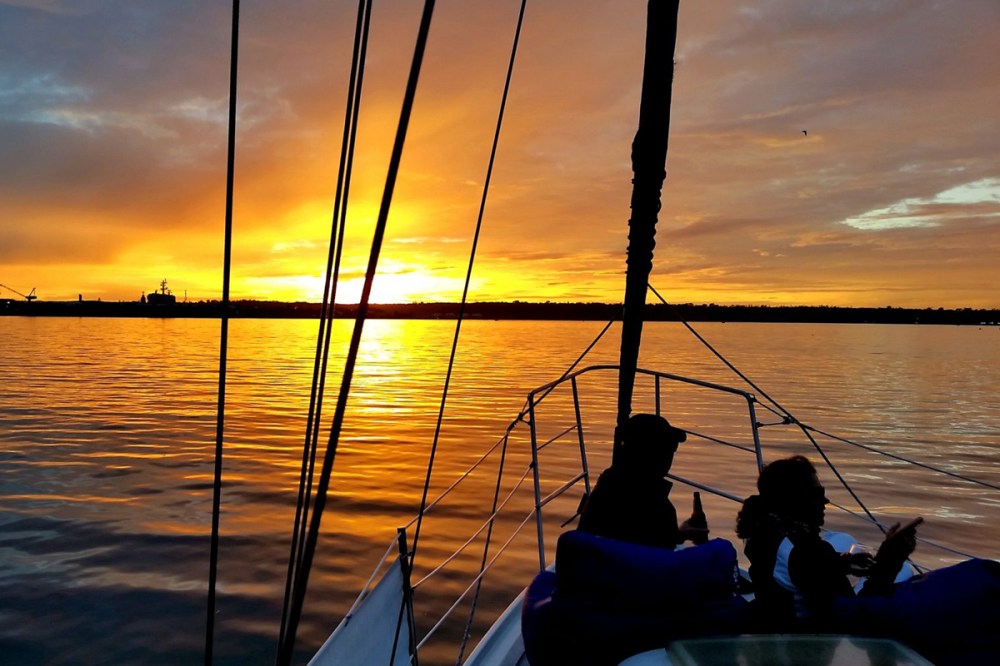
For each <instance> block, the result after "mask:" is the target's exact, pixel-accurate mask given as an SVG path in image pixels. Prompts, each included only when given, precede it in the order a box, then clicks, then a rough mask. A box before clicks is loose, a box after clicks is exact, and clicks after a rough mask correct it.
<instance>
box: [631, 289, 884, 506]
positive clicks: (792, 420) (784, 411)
mask: <svg viewBox="0 0 1000 666" xmlns="http://www.w3.org/2000/svg"><path fill="white" fill-rule="evenodd" d="M646 286H647V287H648V288H649V290H650V291H652V292H653V294H655V295H656V297H657V298H659V299H660V302H661V303H663V304H664V305H666V306H667V307H669V308H670V309H671V310H672V311H673V312H674V314H675V315H676V316H677V319H678V321H680V323H682V324H683V325H684V327H685V328H687V329H688V331H690V332H691V334H692V335H694V336H695V337H696V338H697V339H698V340H699V341H701V343H702V344H703V345H705V347H707V348H708V349H709V351H711V352H712V353H713V354H715V356H716V357H717V358H718V359H719V360H720V361H722V362H723V363H725V364H726V366H727V367H728V368H729V369H730V370H732V371H733V372H735V373H736V374H737V376H739V377H740V378H741V379H742V380H743V381H745V382H746V383H747V384H749V385H750V386H751V387H752V388H753V389H754V390H755V391H757V392H758V393H760V394H761V395H762V396H764V398H766V399H767V400H768V401H770V402H771V404H773V405H774V406H775V407H776V408H777V409H778V410H780V412H781V414H782V415H783V416H784V417H785V418H786V419H788V421H789V423H794V424H795V425H797V426H798V427H799V429H800V430H801V431H802V433H803V434H804V435H805V436H806V438H808V439H809V441H810V442H811V443H812V445H813V448H815V449H816V452H817V453H819V455H820V456H821V457H822V458H823V461H824V462H825V463H826V465H827V467H829V468H830V471H831V472H833V474H834V476H836V477H837V480H838V481H840V484H841V485H842V486H844V489H845V490H847V492H848V493H850V495H851V497H853V498H854V501H855V502H857V503H858V506H860V507H861V508H862V509H863V510H864V512H865V513H866V514H868V516H869V517H870V518H871V519H872V521H874V522H876V523H877V522H878V521H876V520H875V516H873V515H872V513H871V511H869V510H868V507H867V506H865V503H864V502H862V501H861V498H860V497H858V495H857V493H855V492H854V489H853V488H851V486H850V485H849V484H848V483H847V480H846V479H845V478H844V476H843V475H842V474H841V473H840V471H839V470H838V469H837V467H836V466H835V465H834V464H833V461H832V460H830V458H829V456H827V455H826V452H825V451H823V449H822V447H820V445H819V443H818V442H817V441H816V439H815V438H814V437H813V436H812V435H811V434H810V433H809V431H808V429H807V428H806V426H804V425H803V424H801V423H799V420H798V419H796V418H795V417H794V416H792V414H791V412H789V411H788V410H787V409H785V408H784V407H782V406H781V404H780V403H779V402H778V401H777V400H775V399H774V398H772V397H771V396H770V395H768V394H767V392H766V391H764V390H763V389H762V388H760V387H759V386H757V385H756V384H755V383H754V382H753V381H751V380H750V378H749V377H747V376H746V375H745V374H743V373H742V372H740V370H739V369H737V367H736V366H734V365H733V364H732V363H730V362H729V360H728V359H727V358H726V357H724V356H723V355H722V354H721V353H719V351H718V350H716V349H715V347H713V346H712V345H711V344H710V343H709V342H708V340H706V339H705V338H703V337H702V336H701V334H700V333H698V332H697V331H696V330H694V327H693V326H691V324H689V323H688V322H687V321H686V320H685V319H684V318H683V317H681V316H680V313H678V312H677V311H676V310H674V308H673V306H672V305H671V304H670V303H667V301H666V299H664V298H663V296H661V295H660V292H658V291H656V288H655V287H653V285H651V284H647V285H646Z"/></svg>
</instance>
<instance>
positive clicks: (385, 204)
mask: <svg viewBox="0 0 1000 666" xmlns="http://www.w3.org/2000/svg"><path fill="white" fill-rule="evenodd" d="M434 2H435V0H425V2H424V10H423V15H422V16H421V19H420V28H419V31H418V34H417V43H416V46H415V48H414V53H413V62H412V64H411V66H410V74H409V78H408V80H407V84H406V93H405V95H404V98H403V108H402V109H401V111H400V115H399V125H398V126H397V129H396V139H395V142H394V144H393V149H392V157H391V158H390V161H389V172H388V174H387V176H386V182H385V189H384V191H383V194H382V203H381V206H380V208H379V214H378V220H377V222H376V225H375V233H374V235H373V238H372V247H371V252H370V254H369V259H368V269H367V271H366V273H365V281H364V286H363V287H362V290H361V299H360V301H359V303H358V310H357V314H356V319H355V322H354V332H353V334H352V335H351V343H350V347H349V349H348V353H347V359H346V361H345V363H344V377H343V380H342V381H341V385H340V394H339V396H338V398H337V408H336V411H335V412H334V416H333V424H332V425H331V427H330V440H329V444H328V445H327V450H326V455H325V456H324V458H323V468H322V470H321V471H320V478H319V485H318V486H317V488H316V502H315V505H314V508H313V514H312V516H311V519H310V523H309V531H308V534H307V538H306V542H305V549H304V551H303V557H302V565H301V567H300V568H299V570H298V571H297V572H296V580H295V585H294V587H293V590H292V604H291V611H290V614H289V621H288V629H287V632H286V634H287V640H285V641H284V642H283V645H282V646H281V648H280V650H279V654H278V661H279V663H280V664H288V663H290V662H291V658H292V648H293V647H294V643H295V634H296V632H297V631H298V624H299V620H300V619H301V617H302V604H303V601H304V599H305V593H306V588H307V586H308V583H309V572H310V569H311V567H312V561H313V558H314V556H315V553H316V544H317V541H318V540H319V529H320V523H321V521H322V518H323V510H324V509H325V507H326V498H327V492H328V490H329V487H330V476H331V474H332V472H333V462H334V458H335V457H336V453H337V444H338V442H339V439H340V432H341V429H342V427H343V423H344V413H345V411H346V409H347V398H348V394H349V392H350V386H351V380H352V378H353V376H354V366H355V364H356V362H357V357H358V350H359V348H360V346H361V333H362V331H363V330H364V323H365V319H366V317H367V316H368V301H369V299H370V298H371V291H372V283H373V282H374V280H375V272H376V269H377V267H378V259H379V255H380V253H381V249H382V241H383V239H384V237H385V229H386V226H387V223H388V218H389V208H390V206H391V204H392V194H393V190H394V188H395V185H396V178H397V176H398V174H399V164H400V162H401V160H402V156H403V144H404V143H405V141H406V132H407V128H408V126H409V121H410V115H411V113H412V110H413V101H414V98H415V97H416V92H417V81H418V80H419V78H420V67H421V64H422V63H423V56H424V51H425V49H426V46H427V38H428V35H429V33H430V26H431V17H432V16H433V14H434Z"/></svg>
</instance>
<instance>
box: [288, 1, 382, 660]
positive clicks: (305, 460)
mask: <svg viewBox="0 0 1000 666" xmlns="http://www.w3.org/2000/svg"><path fill="white" fill-rule="evenodd" d="M370 13H371V0H367V2H366V0H359V2H358V18H357V25H356V27H355V34H354V51H353V54H352V58H351V74H350V82H349V85H348V93H347V109H346V111H345V113H344V135H343V139H342V141H341V149H340V166H339V169H338V174H337V187H336V194H335V195H334V205H333V219H332V224H331V230H330V246H329V252H328V254H327V265H326V276H327V278H326V280H325V281H324V288H323V305H322V309H321V312H320V320H319V330H318V333H317V340H316V358H315V361H314V363H313V378H312V385H311V392H310V396H309V412H308V417H307V420H306V432H305V441H304V443H303V447H302V468H301V471H300V473H299V494H298V501H297V503H296V506H295V521H294V526H293V529H292V543H291V547H290V549H289V557H288V573H287V576H286V578H285V595H284V602H283V606H282V610H281V626H280V628H279V631H278V640H279V642H280V641H281V640H282V639H281V637H282V636H284V634H285V629H286V624H287V619H288V605H289V602H290V598H291V590H292V581H293V580H294V577H295V570H296V568H297V566H298V564H299V562H300V561H301V544H302V542H303V541H304V539H305V532H304V530H305V525H306V521H307V520H308V515H309V499H310V497H311V494H312V478H313V470H314V467H315V461H316V450H317V442H318V441H319V423H320V418H321V415H322V404H323V393H324V387H325V378H326V370H327V364H328V360H329V348H330V331H331V330H332V328H333V326H332V321H333V319H334V304H335V303H336V295H337V276H338V269H339V265H340V250H341V247H342V243H343V227H344V220H345V218H346V203H345V205H344V213H343V214H341V202H342V201H343V202H346V201H347V192H348V190H349V185H350V174H351V160H352V159H353V150H354V145H353V142H352V141H351V138H352V137H353V136H354V135H355V134H356V131H357V111H358V100H360V96H361V93H360V90H361V84H362V80H363V76H364V62H365V49H366V47H367V40H368V32H367V30H368V25H369V23H368V20H367V18H368V17H369V16H370ZM359 45H360V46H359ZM359 63H360V64H359ZM359 69H360V74H359V73H358V72H359ZM356 90H357V93H356V92H355V91H356ZM355 98H357V100H356V99H355ZM348 153H350V157H348ZM345 180H346V182H347V185H346V186H345ZM338 228H339V229H340V231H339V238H338V231H337V230H338ZM335 247H336V249H337V262H336V264H334V248H335ZM331 276H332V279H331ZM331 285H332V286H331ZM328 318H329V322H330V323H329V324H328Z"/></svg>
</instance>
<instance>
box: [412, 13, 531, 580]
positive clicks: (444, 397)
mask: <svg viewBox="0 0 1000 666" xmlns="http://www.w3.org/2000/svg"><path fill="white" fill-rule="evenodd" d="M526 4H527V0H521V10H520V12H519V13H518V16H517V28H516V29H515V30H514V43H513V44H512V45H511V49H510V61H509V62H508V64H507V78H506V80H505V81H504V86H503V95H502V96H501V98H500V110H499V112H498V113H497V124H496V129H495V130H494V132H493V146H492V147H491V148H490V160H489V164H488V166H487V167H486V178H485V179H484V181H483V196H482V198H481V199H480V201H479V215H478V217H477V219H476V232H475V234H474V235H473V237H472V249H471V251H470V253H469V265H468V268H467V269H466V273H465V285H464V286H463V287H462V302H461V304H460V305H459V309H458V318H457V319H456V320H455V337H454V339H453V340H452V343H451V355H450V356H449V358H448V371H447V373H446V374H445V380H444V389H443V390H442V392H441V406H440V408H439V409H438V416H437V425H436V426H435V428H434V441H433V443H432V444H431V454H430V460H428V462H427V476H426V479H425V481H424V490H423V493H422V495H421V497H420V512H419V513H418V514H417V516H418V517H417V526H416V528H414V531H413V546H412V547H411V550H410V561H411V562H412V561H413V560H415V559H416V557H417V545H418V543H419V542H420V528H421V526H422V525H423V516H424V509H425V508H426V506H427V493H428V492H429V490H430V485H431V474H432V472H433V470H434V459H435V457H436V456H437V448H438V442H439V441H440V438H441V424H442V422H443V421H444V410H445V405H446V403H447V401H448V388H449V386H450V385H451V373H452V370H453V369H454V367H455V354H456V352H457V350H458V338H459V335H460V334H461V332H462V320H463V319H464V317H465V306H466V303H467V301H468V298H469V283H470V282H471V281H472V268H473V265H474V264H475V261H476V249H477V248H478V246H479V236H480V233H481V232H482V228H483V216H484V215H485V213H486V201H487V198H488V196H489V192H490V181H491V180H492V179H493V166H494V165H495V164H496V157H497V146H498V145H499V144H500V130H501V129H502V127H503V116H504V111H506V109H507V97H508V95H509V94H510V81H511V78H513V76H514V62H515V61H516V59H517V44H518V42H519V41H520V39H521V26H522V25H523V24H524V7H525V5H526Z"/></svg>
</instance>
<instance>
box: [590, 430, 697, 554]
mask: <svg viewBox="0 0 1000 666" xmlns="http://www.w3.org/2000/svg"><path fill="white" fill-rule="evenodd" d="M618 434H619V438H620V441H621V449H620V451H619V452H618V454H617V455H616V457H615V461H614V462H613V463H612V465H611V467H609V468H607V469H606V470H604V471H603V472H602V473H601V476H600V478H599V479H598V480H597V484H596V485H595V486H594V490H593V492H592V493H591V495H590V498H589V499H588V500H587V504H586V506H585V507H584V510H583V514H582V516H581V517H580V525H579V529H581V530H583V531H584V532H589V533H591V534H596V535H598V536H604V537H608V538H611V539H618V540H619V541H627V542H629V543H634V544H639V545H643V546H657V547H661V548H670V549H673V548H675V547H676V546H677V545H678V544H680V543H683V542H684V541H686V540H694V539H698V538H700V539H702V540H703V537H705V536H707V530H706V529H699V528H692V527H689V526H688V525H687V523H686V522H685V523H684V524H683V525H680V526H678V524H677V511H676V509H674V505H673V504H672V503H671V502H670V497H669V495H670V489H671V488H672V487H673V484H671V483H670V482H669V481H667V480H666V479H665V478H664V477H665V476H666V475H667V473H668V472H669V471H670V466H671V464H673V461H674V453H675V452H676V451H677V446H678V445H679V444H680V443H681V442H683V441H685V440H686V439H687V433H686V432H684V431H683V430H681V429H679V428H675V427H673V426H672V425H670V422H669V421H667V419H665V418H663V417H662V416H659V415H656V414H633V415H632V416H631V417H629V419H628V421H626V422H625V423H624V424H623V425H622V426H621V427H620V430H619V433H618Z"/></svg>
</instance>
